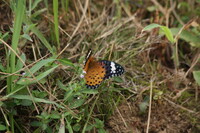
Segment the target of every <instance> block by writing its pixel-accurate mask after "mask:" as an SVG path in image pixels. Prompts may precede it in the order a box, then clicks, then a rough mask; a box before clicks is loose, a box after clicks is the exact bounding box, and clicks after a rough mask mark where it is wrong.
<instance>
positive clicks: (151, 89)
mask: <svg viewBox="0 0 200 133" xmlns="http://www.w3.org/2000/svg"><path fill="white" fill-rule="evenodd" d="M152 92H153V79H152V80H151V82H150V99H149V113H148V120H147V130H146V133H149V125H150V120H151V103H152Z"/></svg>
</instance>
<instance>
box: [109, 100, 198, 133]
mask: <svg viewBox="0 0 200 133" xmlns="http://www.w3.org/2000/svg"><path fill="white" fill-rule="evenodd" d="M179 111H180V109H178V108H174V107H172V105H171V104H169V103H168V102H166V101H162V102H161V103H160V102H159V103H156V102H155V101H153V103H152V110H151V119H150V126H149V133H197V132H200V130H199V131H195V130H194V129H193V125H192V123H191V122H190V121H189V120H188V118H187V117H186V116H184V115H183V114H181V113H180V112H179ZM147 120H148V111H146V113H144V114H141V113H140V111H139V108H138V105H136V104H135V103H131V102H128V103H126V102H125V103H124V104H122V105H121V106H119V107H118V109H116V111H115V113H114V115H113V116H112V117H111V118H110V119H109V121H108V131H109V132H110V133H145V132H146V129H147Z"/></svg>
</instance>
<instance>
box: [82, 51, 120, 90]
mask: <svg viewBox="0 0 200 133" xmlns="http://www.w3.org/2000/svg"><path fill="white" fill-rule="evenodd" d="M123 73H124V68H123V67H122V66H121V65H119V64H117V63H115V62H113V61H107V60H100V61H98V60H97V59H96V58H95V57H93V56H92V51H91V50H89V51H88V54H87V56H86V59H85V65H84V68H83V74H81V77H82V78H83V77H84V78H85V81H86V87H87V88H91V89H95V88H97V87H99V85H100V84H101V83H102V81H104V80H105V79H109V78H111V77H114V76H120V75H122V74H123Z"/></svg>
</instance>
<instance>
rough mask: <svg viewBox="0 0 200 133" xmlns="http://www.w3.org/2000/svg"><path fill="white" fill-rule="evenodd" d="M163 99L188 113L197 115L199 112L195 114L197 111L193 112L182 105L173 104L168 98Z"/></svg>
mask: <svg viewBox="0 0 200 133" xmlns="http://www.w3.org/2000/svg"><path fill="white" fill-rule="evenodd" d="M163 99H164V100H166V101H167V102H169V103H170V104H172V105H173V106H174V107H177V108H181V109H182V110H185V111H187V112H189V113H193V114H196V113H197V112H195V111H193V110H190V109H187V108H185V107H183V106H181V105H178V104H176V103H174V102H172V101H171V100H169V99H168V98H166V97H163Z"/></svg>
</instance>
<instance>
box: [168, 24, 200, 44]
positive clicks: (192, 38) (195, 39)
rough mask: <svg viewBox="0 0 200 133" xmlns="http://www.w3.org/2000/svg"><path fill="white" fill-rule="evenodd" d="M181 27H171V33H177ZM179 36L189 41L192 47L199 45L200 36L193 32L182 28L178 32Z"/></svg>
mask: <svg viewBox="0 0 200 133" xmlns="http://www.w3.org/2000/svg"><path fill="white" fill-rule="evenodd" d="M180 29H181V28H171V31H172V34H173V35H177V34H178V32H179V31H180ZM180 38H181V39H183V40H185V41H187V42H189V43H190V45H191V46H193V47H198V48H199V47H200V37H199V36H198V35H196V34H195V33H193V32H190V31H187V30H183V31H182V32H181V34H180Z"/></svg>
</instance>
